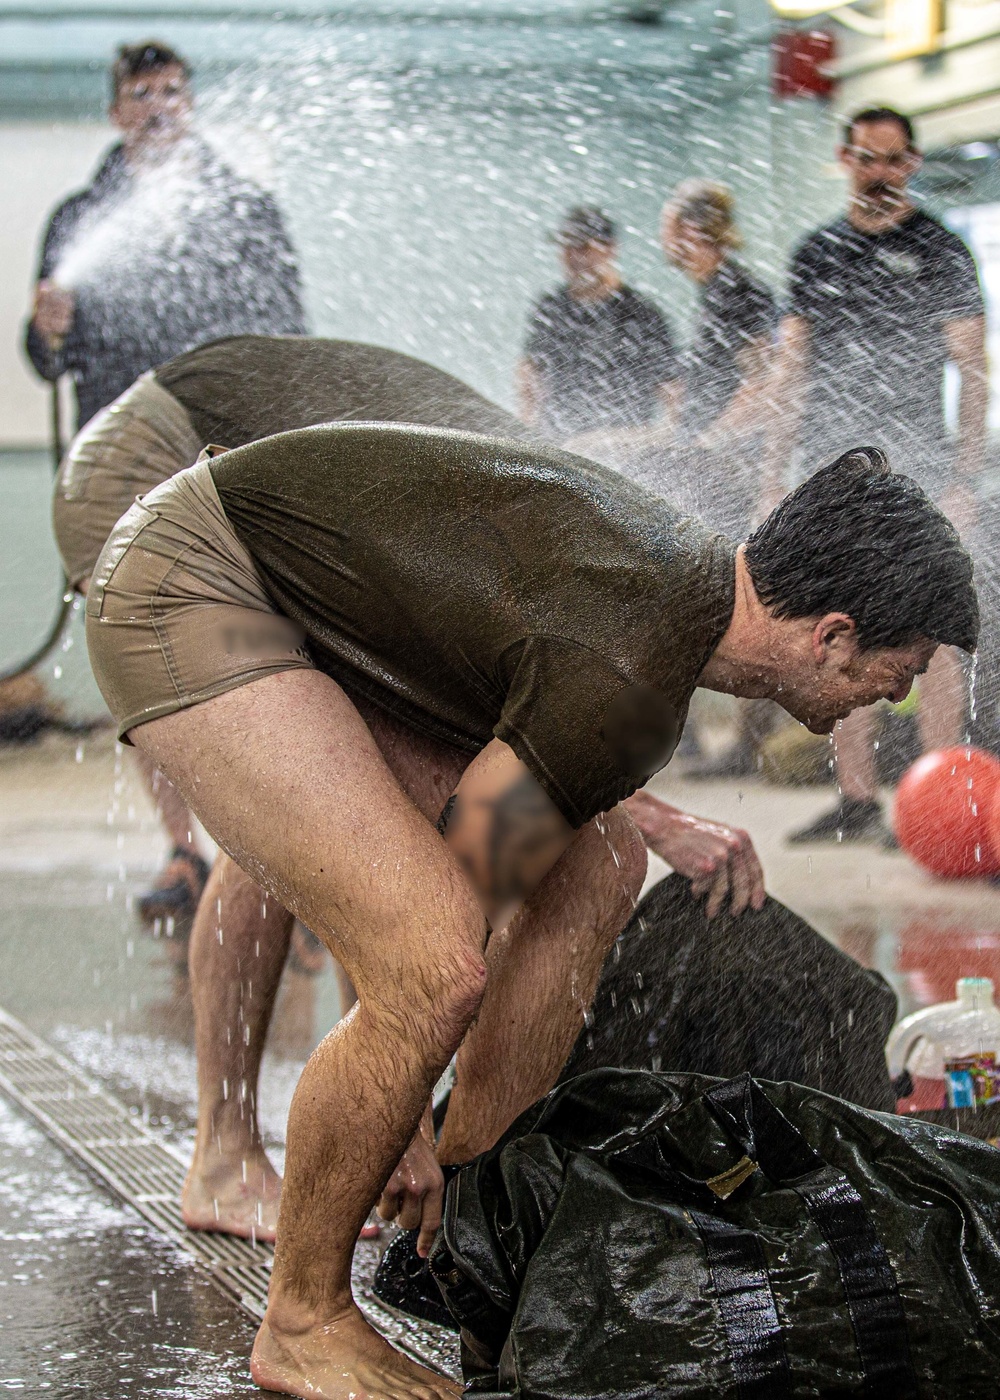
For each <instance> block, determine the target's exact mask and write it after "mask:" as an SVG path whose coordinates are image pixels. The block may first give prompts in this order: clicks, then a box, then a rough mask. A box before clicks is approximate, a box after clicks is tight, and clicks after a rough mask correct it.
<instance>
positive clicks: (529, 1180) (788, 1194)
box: [431, 1070, 1000, 1400]
mask: <svg viewBox="0 0 1000 1400" xmlns="http://www.w3.org/2000/svg"><path fill="white" fill-rule="evenodd" d="M431 1268H432V1271H433V1273H434V1275H435V1277H436V1279H437V1280H438V1283H439V1285H440V1287H441V1289H442V1291H443V1293H444V1295H445V1297H446V1299H447V1301H448V1304H449V1306H450V1308H451V1309H452V1311H453V1313H454V1314H455V1316H456V1317H457V1318H458V1319H459V1321H460V1322H461V1324H462V1342H463V1365H464V1367H465V1372H466V1379H467V1381H469V1382H470V1391H471V1393H474V1394H476V1395H479V1396H491V1397H501V1396H502V1397H517V1400H543V1397H544V1400H563V1397H565V1400H570V1397H572V1400H590V1397H593V1400H597V1397H610V1396H628V1397H629V1398H630V1400H639V1397H653V1396H657V1397H661V1398H662V1397H678V1400H681V1397H683V1400H724V1398H725V1400H728V1398H729V1397H738V1400H783V1397H806V1396H813V1397H817V1396H822V1397H831V1398H832V1397H847V1396H865V1397H871V1400H932V1398H933V1400H957V1398H958V1397H961V1400H979V1398H980V1397H982V1400H986V1397H995V1396H996V1395H997V1394H1000V1152H998V1151H997V1149H996V1148H993V1147H990V1146H988V1145H986V1144H984V1143H980V1142H976V1141H974V1140H973V1139H971V1138H967V1137H964V1136H962V1135H961V1134H958V1133H953V1132H949V1131H948V1130H946V1129H943V1128H939V1127H935V1126H932V1125H930V1124H927V1123H923V1122H919V1121H916V1120H913V1119H905V1118H897V1117H894V1116H892V1115H888V1114H879V1113H873V1112H870V1111H867V1110H865V1109H861V1108H858V1107H856V1106H854V1105H852V1104H848V1103H846V1102H844V1101H842V1100H839V1099H834V1098H831V1097H829V1096H827V1095H825V1094H821V1093H818V1092H816V1091H815V1090H810V1089H805V1088H803V1087H802V1086H800V1085H796V1084H774V1083H762V1082H760V1081H757V1080H754V1079H752V1078H750V1077H749V1076H748V1075H744V1076H742V1077H741V1078H739V1079H733V1080H728V1081H718V1080H710V1079H706V1078H704V1077H703V1076H700V1075H693V1074H655V1073H650V1072H639V1071H628V1070H595V1071H593V1072H592V1073H589V1074H584V1075H581V1076H580V1077H579V1078H578V1079H575V1080H573V1081H571V1082H569V1083H567V1084H564V1085H562V1086H560V1087H559V1088H557V1089H556V1090H554V1091H553V1093H552V1094H550V1095H549V1096H548V1098H546V1099H543V1100H542V1101H541V1102H540V1103H539V1104H536V1105H535V1106H534V1107H533V1108H532V1109H530V1110H529V1111H528V1112H527V1113H525V1114H523V1115H522V1116H521V1117H520V1118H519V1119H518V1121H517V1122H516V1123H515V1124H514V1126H513V1127H512V1128H511V1130H510V1131H509V1132H508V1133H507V1134H506V1135H505V1137H504V1138H503V1139H502V1140H501V1141H500V1143H498V1144H497V1146H496V1147H495V1148H494V1149H493V1150H492V1151H491V1152H488V1153H486V1154H484V1155H483V1156H482V1157H480V1158H478V1159H477V1160H476V1161H475V1162H473V1163H471V1164H470V1165H469V1166H468V1167H466V1168H465V1169H464V1170H462V1171H461V1172H460V1173H459V1174H458V1176H456V1177H455V1179H454V1180H453V1181H452V1183H451V1185H450V1186H449V1188H448V1196H447V1206H446V1215H445V1224H444V1229H443V1231H442V1232H441V1233H440V1234H439V1237H438V1243H437V1245H436V1247H435V1250H434V1253H433V1255H432V1258H431Z"/></svg>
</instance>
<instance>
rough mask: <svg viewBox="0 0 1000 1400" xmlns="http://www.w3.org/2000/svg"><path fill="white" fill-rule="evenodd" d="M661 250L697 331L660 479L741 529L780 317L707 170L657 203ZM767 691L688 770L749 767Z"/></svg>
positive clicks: (749, 505)
mask: <svg viewBox="0 0 1000 1400" xmlns="http://www.w3.org/2000/svg"><path fill="white" fill-rule="evenodd" d="M660 238H661V243H662V246H663V252H664V256H665V257H666V259H667V261H668V262H669V263H672V264H673V266H674V267H677V268H679V269H680V270H681V271H682V272H683V273H684V274H685V276H687V277H689V278H690V279H691V280H692V281H693V282H694V283H695V284H696V285H697V287H698V303H697V311H696V316H695V325H694V333H693V335H692V338H691V341H690V343H689V345H688V346H687V349H686V350H685V352H684V354H683V356H682V360H681V363H682V367H683V378H682V385H683V388H682V393H681V397H680V401H679V406H678V412H677V417H676V419H675V423H674V430H675V437H674V440H673V444H672V450H671V452H670V456H669V459H668V461H669V465H665V464H664V463H663V462H662V459H661V462H660V463H659V464H658V467H657V470H658V471H659V472H660V473H663V475H664V478H665V479H664V481H663V489H664V490H665V492H666V494H667V495H669V496H670V497H671V499H673V500H675V501H676V502H677V504H678V505H680V506H681V507H682V508H683V509H687V510H690V511H692V513H694V514H696V515H699V516H701V517H702V518H703V519H705V520H707V521H708V522H709V523H710V524H712V525H714V526H715V527H716V528H717V529H720V530H722V531H724V532H725V533H726V534H729V535H739V533H740V532H741V531H742V530H744V529H745V527H746V522H747V521H748V520H749V519H750V517H751V515H752V511H753V506H754V504H755V502H756V500H757V497H758V495H759V492H760V483H759V480H758V472H757V465H756V464H757V463H758V462H759V461H760V459H761V450H762V446H763V436H764V428H763V415H764V411H765V396H764V382H765V379H766V376H767V374H768V370H769V366H770V358H771V352H772V347H773V341H774V332H775V326H776V324H777V319H778V316H777V308H776V306H775V302H774V298H773V297H772V295H771V293H770V292H769V291H768V289H767V288H766V287H765V286H764V285H763V283H761V282H759V281H758V280H757V278H755V277H754V276H753V275H752V274H751V273H750V272H748V271H747V269H746V268H745V267H744V266H743V264H742V263H741V262H739V261H737V259H736V257H735V252H736V249H737V248H739V247H740V245H741V243H742V241H743V240H742V237H741V235H740V232H739V229H738V228H737V226H736V201H735V199H734V198H733V193H732V191H731V190H730V189H729V188H728V187H727V186H726V185H722V184H718V183H717V182H715V181H713V180H703V179H689V180H682V181H681V183H680V184H679V185H678V186H677V188H676V189H675V190H674V192H673V194H672V195H671V196H670V198H669V200H668V201H667V203H666V204H665V205H664V208H663V216H662V220H661V224H660ZM773 719H774V713H773V707H772V706H770V705H769V704H768V703H767V702H766V701H750V702H748V703H746V704H744V705H741V706H740V715H739V721H738V726H737V735H736V739H735V741H734V743H733V745H732V746H731V748H729V749H727V750H726V751H725V752H724V753H723V754H721V755H719V756H718V757H717V758H715V759H712V760H708V761H707V762H704V763H702V764H700V765H699V766H697V767H694V768H692V769H691V770H690V772H689V775H690V776H691V777H706V778H714V777H741V776H743V775H745V774H748V773H751V772H753V771H755V769H756V764H757V749H758V743H759V740H760V738H761V737H763V734H764V733H766V732H767V731H768V730H769V729H770V728H771V726H772V723H773Z"/></svg>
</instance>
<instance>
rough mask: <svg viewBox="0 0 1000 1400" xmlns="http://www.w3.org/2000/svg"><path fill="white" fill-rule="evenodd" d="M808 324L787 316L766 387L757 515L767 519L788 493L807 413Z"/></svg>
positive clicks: (780, 329) (802, 317)
mask: <svg viewBox="0 0 1000 1400" xmlns="http://www.w3.org/2000/svg"><path fill="white" fill-rule="evenodd" d="M810 341H811V333H810V330H809V322H808V321H807V320H806V319H805V317H804V316H784V317H783V318H782V320H781V324H780V325H779V327H778V346H777V350H776V352H775V355H774V361H773V370H772V372H771V374H770V376H769V378H768V383H767V385H766V389H765V393H766V403H767V409H768V410H769V414H770V424H769V429H768V434H767V444H766V448H765V453H764V479H763V481H762V483H761V495H760V501H759V503H758V507H757V514H758V517H759V518H760V519H763V518H764V517H765V516H766V515H768V514H769V513H770V512H771V511H772V510H773V509H774V507H775V506H776V505H777V504H778V502H779V501H780V500H781V498H782V496H784V494H785V492H786V490H787V489H788V487H787V483H788V468H789V465H790V463H791V459H792V453H793V452H794V450H795V445H796V443H797V442H798V438H799V432H800V430H801V427H802V415H803V412H804V410H805V401H806V386H807V384H808V381H809V364H810V359H811V355H812V347H811V344H810Z"/></svg>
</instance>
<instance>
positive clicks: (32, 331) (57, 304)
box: [24, 197, 77, 381]
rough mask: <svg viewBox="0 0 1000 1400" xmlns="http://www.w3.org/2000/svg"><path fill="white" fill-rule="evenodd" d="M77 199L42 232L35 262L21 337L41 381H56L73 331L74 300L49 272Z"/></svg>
mask: <svg viewBox="0 0 1000 1400" xmlns="http://www.w3.org/2000/svg"><path fill="white" fill-rule="evenodd" d="M76 204H77V198H76V197H74V199H73V200H70V201H67V203H66V204H63V205H61V206H60V207H59V208H58V209H57V210H56V212H55V213H54V214H53V216H52V218H51V219H50V220H49V226H48V228H47V229H46V231H45V239H44V241H43V243H42V254H41V258H40V259H39V267H38V279H37V281H36V283H35V286H34V289H33V292H32V298H31V312H30V315H29V319H28V324H27V328H26V331H25V337H24V348H25V351H26V352H27V355H28V359H29V360H30V361H31V363H32V364H33V365H34V367H35V370H36V371H37V373H38V374H39V375H40V376H41V377H42V379H48V380H52V381H54V380H56V379H58V378H59V376H60V375H61V374H63V373H64V371H65V369H66V362H67V359H66V339H67V337H68V336H69V334H70V333H71V331H72V329H73V321H74V319H75V314H76V298H75V297H74V296H73V293H72V292H70V291H67V290H66V289H65V288H63V287H60V286H58V285H57V284H56V283H55V282H54V281H53V279H52V273H53V271H54V269H55V266H56V263H57V261H58V250H59V246H60V244H62V243H63V242H64V239H65V236H66V232H67V226H68V225H71V223H72V216H73V211H74V209H75V207H76Z"/></svg>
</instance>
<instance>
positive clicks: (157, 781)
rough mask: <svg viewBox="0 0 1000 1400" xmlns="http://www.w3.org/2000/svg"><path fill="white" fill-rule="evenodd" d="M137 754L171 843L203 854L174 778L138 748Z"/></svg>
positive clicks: (187, 809)
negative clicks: (162, 770)
mask: <svg viewBox="0 0 1000 1400" xmlns="http://www.w3.org/2000/svg"><path fill="white" fill-rule="evenodd" d="M135 757H136V762H137V764H138V766H139V772H140V773H141V774H142V778H143V782H144V783H145V785H146V790H147V792H148V793H149V795H150V797H151V798H152V799H153V806H154V807H155V808H156V813H157V816H158V817H159V818H160V821H161V823H162V825H163V829H164V831H165V832H166V833H167V835H168V836H169V837H170V844H171V845H172V846H173V847H174V848H175V849H180V850H182V851H193V852H194V853H195V854H196V855H197V854H200V852H199V850H198V843H197V841H196V840H195V839H194V818H193V817H192V816H191V809H190V808H189V807H188V805H187V803H186V802H185V801H184V799H183V797H182V796H181V795H180V793H179V792H178V791H177V789H176V788H175V787H174V785H173V783H172V782H171V781H170V779H169V778H167V777H166V776H165V775H164V774H163V773H161V772H160V771H159V769H158V768H157V766H156V764H155V763H154V762H153V761H152V760H151V759H150V758H148V757H147V755H146V754H144V753H143V751H142V750H141V749H139V748H137V749H136V750H135Z"/></svg>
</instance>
